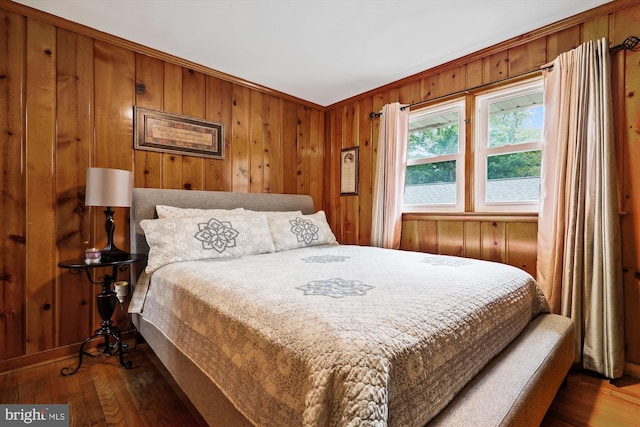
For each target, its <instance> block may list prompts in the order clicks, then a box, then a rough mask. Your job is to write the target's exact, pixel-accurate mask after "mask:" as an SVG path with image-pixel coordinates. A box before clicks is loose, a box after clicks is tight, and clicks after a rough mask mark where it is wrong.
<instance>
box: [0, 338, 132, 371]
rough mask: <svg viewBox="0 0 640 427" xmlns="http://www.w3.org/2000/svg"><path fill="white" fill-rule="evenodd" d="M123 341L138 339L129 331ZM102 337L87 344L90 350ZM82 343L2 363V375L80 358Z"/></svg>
mask: <svg viewBox="0 0 640 427" xmlns="http://www.w3.org/2000/svg"><path fill="white" fill-rule="evenodd" d="M122 339H123V341H128V340H131V339H136V332H135V331H128V332H124V333H123V334H122ZM103 341H104V340H103V338H102V337H97V338H94V339H93V340H91V341H89V343H87V346H88V348H89V349H92V348H94V347H95V346H96V345H97V344H99V343H101V342H103ZM81 345H82V343H76V344H70V345H66V346H63V347H57V348H54V349H51V350H45V351H40V352H38V353H34V354H27V355H24V356H19V357H14V358H12V359H7V360H2V361H0V374H6V373H9V372H12V371H19V370H22V369H26V368H32V367H34V366H39V365H46V364H49V363H53V362H57V361H59V360H63V359H68V358H72V357H78V352H79V351H80V346H81Z"/></svg>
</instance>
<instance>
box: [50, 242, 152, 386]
mask: <svg viewBox="0 0 640 427" xmlns="http://www.w3.org/2000/svg"><path fill="white" fill-rule="evenodd" d="M141 259H143V256H141V255H136V254H130V255H127V256H126V257H122V259H118V260H103V261H101V262H96V263H91V264H87V263H86V262H85V259H84V258H77V259H70V260H66V261H61V262H59V263H58V267H60V268H68V269H69V270H72V271H76V272H78V273H81V272H82V271H84V272H85V273H86V274H87V278H88V279H89V283H91V284H94V285H99V286H102V291H101V292H100V293H99V294H98V295H96V305H97V307H98V312H99V313H100V317H102V322H100V328H98V329H96V330H95V332H94V334H93V335H92V336H90V337H87V338H86V339H85V340H84V341H82V345H81V346H80V351H79V353H78V365H77V366H76V367H75V369H73V370H69V368H67V367H65V368H62V370H61V371H60V373H61V374H62V375H64V376H68V375H73V374H75V373H76V372H78V369H80V366H82V357H83V355H87V356H91V357H94V356H93V355H92V354H90V353H87V352H85V351H84V346H85V345H86V344H87V343H88V342H89V341H91V340H92V339H94V338H97V337H104V348H103V350H102V352H103V353H104V354H106V355H109V356H111V355H115V354H118V355H119V356H120V365H122V367H123V368H125V369H129V368H131V366H132V364H133V362H131V361H128V362H125V361H124V353H125V352H126V351H127V346H126V344H122V337H121V335H120V330H119V329H118V328H117V327H115V326H113V322H112V320H111V316H112V315H113V312H114V310H115V308H116V303H117V301H118V300H117V298H116V293H115V291H114V290H113V289H112V288H111V287H112V285H113V283H114V282H115V281H116V280H117V278H118V270H121V271H122V270H126V269H127V268H128V266H129V265H130V264H133V263H134V262H136V261H138V260H141ZM109 267H111V274H105V275H104V276H102V277H101V278H100V280H98V281H96V280H93V278H92V277H91V270H93V269H96V268H109ZM112 341H113V342H112Z"/></svg>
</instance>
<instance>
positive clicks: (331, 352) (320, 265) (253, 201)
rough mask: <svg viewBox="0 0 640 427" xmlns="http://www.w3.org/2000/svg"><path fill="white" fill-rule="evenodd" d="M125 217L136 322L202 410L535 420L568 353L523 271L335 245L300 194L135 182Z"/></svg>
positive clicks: (232, 414) (313, 420) (422, 421)
mask: <svg viewBox="0 0 640 427" xmlns="http://www.w3.org/2000/svg"><path fill="white" fill-rule="evenodd" d="M159 212H160V213H161V215H160V216H161V217H162V218H160V219H158V215H159ZM130 219H131V251H132V253H139V254H148V255H149V259H148V263H147V264H146V265H143V266H139V269H138V270H136V271H133V275H132V276H133V277H132V283H135V292H134V295H133V298H132V301H131V303H130V312H131V315H132V318H133V321H134V324H135V325H136V327H137V329H138V331H139V332H140V333H141V334H142V336H143V337H144V339H145V340H146V341H147V342H148V344H149V345H150V347H151V348H152V349H153V350H154V352H155V353H156V355H157V356H158V358H159V359H160V360H161V361H162V363H163V364H164V365H165V366H166V367H167V369H168V371H169V372H170V373H171V374H172V375H173V376H174V378H175V380H176V382H177V383H178V384H179V386H180V387H181V388H182V389H183V391H184V392H185V394H186V395H187V396H188V397H189V398H190V399H191V400H192V402H193V403H194V406H195V407H196V408H197V409H198V410H199V411H200V413H201V414H202V415H203V417H204V418H205V420H206V421H207V422H208V423H209V424H210V425H219V426H244V425H246V426H250V425H261V426H262V425H265V426H266V425H273V426H285V425H300V426H302V425H304V426H324V425H326V426H334V425H335V426H360V425H371V426H385V425H389V426H412V425H414V426H422V425H426V424H428V425H459V426H465V425H475V426H482V425H486V426H497V425H513V426H515V425H517V426H525V425H531V426H534V425H539V424H540V422H541V420H542V418H543V417H544V414H545V412H546V410H547V409H548V407H549V405H550V404H551V402H552V400H553V398H554V396H555V393H556V391H557V390H558V388H559V387H560V385H561V383H562V381H563V380H564V378H565V376H566V374H567V371H568V370H569V368H570V366H571V364H572V362H573V357H574V354H573V334H574V330H573V323H572V322H571V320H569V319H567V318H564V317H561V316H557V315H554V314H549V313H548V306H547V304H546V300H545V299H544V296H543V295H542V293H541V291H540V289H539V288H538V287H537V284H536V283H535V281H534V280H533V279H532V278H531V276H529V275H528V274H527V273H525V272H523V271H521V270H519V269H517V268H514V267H511V266H507V265H503V264H497V263H490V262H486V261H480V260H473V259H466V258H458V257H448V256H437V255H431V254H425V253H418V252H405V251H395V250H385V249H380V248H372V247H364V246H350V245H340V244H338V243H337V242H336V241H335V237H333V234H332V233H331V230H330V228H329V227H328V224H327V223H326V219H325V218H324V212H322V211H318V212H316V210H315V207H314V204H313V200H312V199H311V197H309V196H302V195H282V194H250V193H227V192H205V191H198V192H195V191H186V190H158V189H134V191H133V203H132V208H131V218H130ZM292 232H293V233H292ZM294 237H295V238H294ZM242 239H245V240H242ZM150 246H151V250H150Z"/></svg>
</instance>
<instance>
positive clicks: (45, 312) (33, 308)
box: [9, 19, 57, 354]
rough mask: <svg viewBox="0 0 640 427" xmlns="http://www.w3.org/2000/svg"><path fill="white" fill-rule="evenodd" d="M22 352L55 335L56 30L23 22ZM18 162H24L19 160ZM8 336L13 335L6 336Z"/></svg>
mask: <svg viewBox="0 0 640 427" xmlns="http://www.w3.org/2000/svg"><path fill="white" fill-rule="evenodd" d="M25 48H26V63H27V65H28V66H27V68H26V84H25V89H26V91H25V92H26V96H25V99H26V114H25V116H26V120H25V122H26V126H25V137H26V150H25V156H24V159H23V160H24V161H25V171H26V175H25V178H26V192H27V203H26V212H25V213H26V221H25V222H26V225H27V227H26V240H25V244H26V260H27V263H26V265H25V267H26V277H25V279H26V296H27V298H26V304H25V307H26V311H25V314H26V337H25V343H26V351H27V354H30V353H36V352H39V351H42V350H46V349H49V348H51V347H53V345H54V342H55V338H56V332H57V331H56V330H55V329H53V330H52V328H51V325H53V324H54V320H55V318H54V312H55V301H56V295H55V277H56V274H57V268H56V259H57V257H56V253H55V248H56V242H55V236H56V229H55V224H56V215H55V208H56V201H55V194H56V192H55V170H54V163H53V158H54V151H55V140H56V135H55V129H56V118H55V113H54V112H55V110H56V108H55V106H56V57H57V49H56V28H55V27H54V26H53V25H49V24H44V23H41V22H39V21H35V20H31V19H27V40H26V47H25ZM17 160H18V159H16V161H17ZM21 160H22V159H21ZM9 333H11V332H9Z"/></svg>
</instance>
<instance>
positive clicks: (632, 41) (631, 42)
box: [369, 36, 640, 119]
mask: <svg viewBox="0 0 640 427" xmlns="http://www.w3.org/2000/svg"><path fill="white" fill-rule="evenodd" d="M638 43H640V39H638V37H636V36H629V37H627V38H626V39H624V41H623V42H622V43H620V44H619V45H617V46H613V47H610V48H609V52H616V51H618V50H631V49H633V48H635V47H636V46H637V45H638ZM552 68H553V64H551V65H545V66H543V67H540V68H539V69H537V70H532V71H527V72H525V73H521V74H517V75H515V76H511V77H507V78H505V79H502V80H497V81H495V82H491V83H485V84H481V85H478V86H474V87H472V88H469V89H463V90H459V91H457V92H453V93H450V94H448V95H443V96H438V97H436V98H431V99H425V100H424V101H418V102H414V103H413V104H409V105H405V106H403V107H400V109H401V110H404V109H406V108H411V107H415V106H418V105H423V104H428V103H430V102H435V101H439V100H441V99H445V98H451V97H454V96H457V95H462V94H467V93H469V92H472V91H474V90H478V89H482V88H483V87H487V86H491V85H495V84H498V83H504V82H506V81H508V80H514V79H518V78H520V77H525V76H528V75H530V74H535V73H539V72H541V71H544V70H550V69H552ZM381 115H382V113H374V112H373V111H372V112H371V113H369V118H370V119H376V118H378V117H380V116H381Z"/></svg>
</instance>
